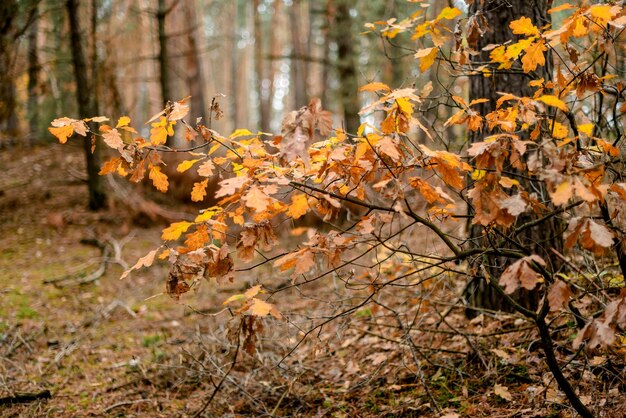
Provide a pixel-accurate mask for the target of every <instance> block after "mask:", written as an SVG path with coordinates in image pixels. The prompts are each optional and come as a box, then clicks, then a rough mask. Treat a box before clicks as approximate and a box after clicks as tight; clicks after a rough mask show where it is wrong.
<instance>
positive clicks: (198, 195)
mask: <svg viewBox="0 0 626 418" xmlns="http://www.w3.org/2000/svg"><path fill="white" fill-rule="evenodd" d="M208 184H209V179H206V180H204V181H199V182H197V183H194V184H193V190H191V200H192V201H194V202H202V201H203V200H204V197H205V196H206V188H207V185H208Z"/></svg>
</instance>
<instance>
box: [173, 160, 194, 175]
mask: <svg viewBox="0 0 626 418" xmlns="http://www.w3.org/2000/svg"><path fill="white" fill-rule="evenodd" d="M198 161H200V159H196V160H185V161H183V162H181V163H180V164H178V167H176V171H178V172H179V173H184V172H185V171H187V170H189V169H190V168H191V167H193V165H194V164H195V163H197V162H198Z"/></svg>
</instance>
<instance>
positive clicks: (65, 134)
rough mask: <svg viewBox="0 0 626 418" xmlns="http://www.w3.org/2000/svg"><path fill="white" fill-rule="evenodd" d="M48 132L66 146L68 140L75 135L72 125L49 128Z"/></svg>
mask: <svg viewBox="0 0 626 418" xmlns="http://www.w3.org/2000/svg"><path fill="white" fill-rule="evenodd" d="M48 130H49V131H50V133H51V134H52V135H54V136H56V137H57V138H58V139H59V142H60V143H61V144H65V143H66V142H67V138H69V137H70V136H72V134H73V133H74V127H73V126H72V125H65V126H61V127H59V128H48Z"/></svg>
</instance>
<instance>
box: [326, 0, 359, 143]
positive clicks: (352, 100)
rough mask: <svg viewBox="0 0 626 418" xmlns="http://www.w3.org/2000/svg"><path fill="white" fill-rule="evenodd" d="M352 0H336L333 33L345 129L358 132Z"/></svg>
mask: <svg viewBox="0 0 626 418" xmlns="http://www.w3.org/2000/svg"><path fill="white" fill-rule="evenodd" d="M350 3H351V2H350V1H349V0H337V1H336V2H335V21H334V25H333V28H332V35H333V38H334V41H335V43H336V44H337V71H338V73H339V94H340V101H341V105H342V107H343V119H344V122H345V126H344V129H345V130H346V131H347V132H349V133H352V134H354V133H356V131H357V130H358V129H359V125H360V124H361V121H360V118H359V110H360V105H359V93H358V88H359V85H358V80H357V72H356V51H355V48H354V46H355V40H354V38H353V37H352V32H353V27H352V26H353V25H352V17H351V16H350Z"/></svg>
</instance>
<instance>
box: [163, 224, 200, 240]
mask: <svg viewBox="0 0 626 418" xmlns="http://www.w3.org/2000/svg"><path fill="white" fill-rule="evenodd" d="M191 225H193V224H192V223H191V222H186V221H182V222H174V223H173V224H171V225H170V226H168V227H167V228H165V229H164V230H163V233H162V234H161V239H162V240H172V241H174V240H177V239H178V238H180V235H181V234H182V233H183V232H185V231H187V230H188V229H189V227H190V226H191Z"/></svg>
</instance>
